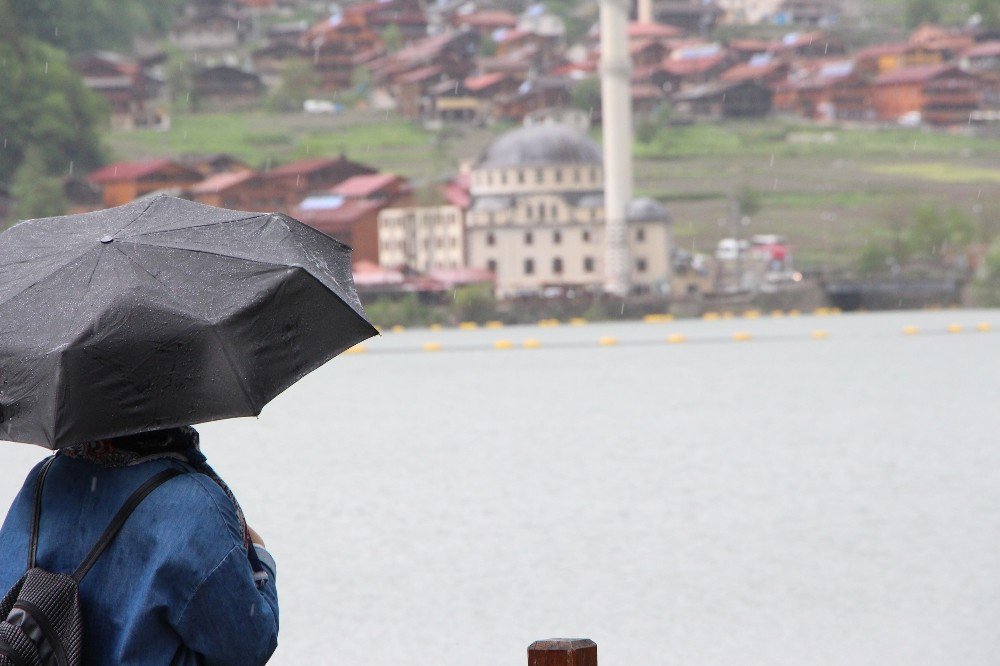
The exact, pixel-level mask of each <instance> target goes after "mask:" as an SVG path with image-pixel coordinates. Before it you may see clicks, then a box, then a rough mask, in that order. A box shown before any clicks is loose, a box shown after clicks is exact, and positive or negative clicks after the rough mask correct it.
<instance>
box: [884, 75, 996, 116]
mask: <svg viewBox="0 0 1000 666" xmlns="http://www.w3.org/2000/svg"><path fill="white" fill-rule="evenodd" d="M978 84H979V82H978V79H977V78H976V77H975V76H974V75H972V74H969V73H968V72H963V71H962V70H961V69H959V67H958V66H957V65H929V66H923V67H905V68H900V69H897V70H893V71H891V72H888V73H886V74H883V75H882V76H879V77H878V78H876V79H875V80H874V81H873V82H872V84H871V97H872V105H873V106H874V109H875V114H876V116H877V118H878V119H879V120H886V121H892V122H895V121H897V120H899V119H900V118H901V117H903V116H905V115H907V114H911V113H919V114H920V118H921V120H922V121H923V122H925V123H928V124H931V125H959V124H966V123H968V121H969V116H970V114H971V113H972V112H973V111H975V110H976V108H977V107H978V106H979V102H980V96H981V95H980V90H979V85H978Z"/></svg>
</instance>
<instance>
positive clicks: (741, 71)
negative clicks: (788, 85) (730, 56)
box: [719, 56, 791, 88]
mask: <svg viewBox="0 0 1000 666" xmlns="http://www.w3.org/2000/svg"><path fill="white" fill-rule="evenodd" d="M790 71H791V65H789V63H788V62H787V61H785V60H778V59H775V58H772V57H770V56H764V57H762V58H759V59H756V58H755V59H752V60H750V61H749V62H743V63H739V64H737V65H733V66H732V67H730V68H729V69H727V70H726V71H724V72H723V73H722V75H721V76H720V77H719V80H720V81H721V82H723V83H734V82H737V81H756V82H757V83H760V84H762V85H764V86H767V87H768V88H772V87H774V86H777V85H778V84H779V83H781V82H783V81H785V80H786V79H787V78H788V74H789V72H790Z"/></svg>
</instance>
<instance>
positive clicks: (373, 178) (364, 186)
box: [330, 173, 404, 199]
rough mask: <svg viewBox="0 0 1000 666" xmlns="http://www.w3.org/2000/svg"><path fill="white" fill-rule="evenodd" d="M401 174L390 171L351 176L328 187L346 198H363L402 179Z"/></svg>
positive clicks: (332, 191)
mask: <svg viewBox="0 0 1000 666" xmlns="http://www.w3.org/2000/svg"><path fill="white" fill-rule="evenodd" d="M403 180H404V178H403V177H402V176H397V175H396V174H392V173H373V174H367V175H363V176H352V177H350V178H348V179H347V180H345V181H344V182H342V183H340V184H339V185H337V186H335V187H333V188H331V189H330V192H331V193H333V194H339V195H340V196H342V197H347V198H348V199H365V198H367V197H370V196H372V195H373V194H376V193H378V192H379V191H380V190H384V189H385V188H387V187H389V186H390V185H394V184H397V183H400V182H401V181H403Z"/></svg>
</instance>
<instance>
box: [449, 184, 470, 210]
mask: <svg viewBox="0 0 1000 666" xmlns="http://www.w3.org/2000/svg"><path fill="white" fill-rule="evenodd" d="M460 178H461V177H460ZM443 194H444V199H445V201H447V202H448V203H449V204H451V205H452V206H458V207H459V208H461V209H462V210H468V208H469V206H471V205H472V197H471V196H470V195H469V189H468V184H466V185H464V186H463V185H462V182H461V180H459V182H455V181H451V182H448V183H445V185H444V188H443Z"/></svg>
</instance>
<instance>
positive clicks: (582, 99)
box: [570, 76, 601, 114]
mask: <svg viewBox="0 0 1000 666" xmlns="http://www.w3.org/2000/svg"><path fill="white" fill-rule="evenodd" d="M570 105H571V106H572V107H573V108H574V109H580V110H581V111H586V112H587V113H590V114H593V112H594V111H596V110H598V109H600V108H601V80H600V79H598V78H597V77H596V76H594V77H590V78H589V79H584V80H583V81H580V83H578V84H576V87H575V88H573V93H572V96H571V97H570Z"/></svg>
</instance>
